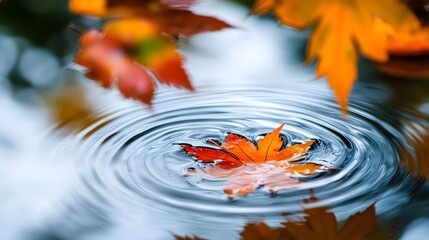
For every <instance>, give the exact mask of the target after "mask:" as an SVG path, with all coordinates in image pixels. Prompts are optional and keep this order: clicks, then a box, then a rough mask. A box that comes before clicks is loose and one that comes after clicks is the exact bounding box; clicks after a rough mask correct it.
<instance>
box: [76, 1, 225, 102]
mask: <svg viewBox="0 0 429 240" xmlns="http://www.w3.org/2000/svg"><path fill="white" fill-rule="evenodd" d="M193 3H194V1H193V0H145V1H140V0H123V1H119V0H94V1H86V0H70V1H69V6H70V9H71V10H72V12H74V13H77V14H83V15H90V16H96V17H103V18H106V19H107V23H106V24H105V26H104V29H103V31H102V32H98V31H95V30H92V31H89V32H87V33H85V34H83V35H82V36H81V39H80V45H81V50H80V51H79V52H78V53H77V54H76V63H78V64H80V65H82V66H84V67H85V68H86V69H87V71H88V74H87V76H88V77H89V78H92V79H94V80H96V81H97V82H99V83H100V84H101V85H102V86H104V87H110V86H112V85H115V83H116V84H117V86H118V88H119V90H120V91H121V92H122V94H123V95H124V96H126V97H129V98H133V99H136V100H139V101H141V102H144V103H146V104H148V105H150V103H151V100H152V98H153V95H154V88H155V87H154V84H153V80H152V78H151V77H149V75H148V71H150V72H151V73H153V75H154V76H155V78H156V79H157V80H158V81H159V82H161V83H164V84H167V85H172V86H174V87H177V88H185V89H188V90H193V87H192V84H191V82H190V81H189V76H188V74H187V73H186V70H185V69H184V67H183V57H182V56H181V55H180V53H179V51H178V49H177V46H176V44H174V40H175V38H177V37H178V36H180V35H184V36H190V35H193V34H197V33H200V32H206V31H216V30H221V29H223V28H227V27H230V25H229V24H227V23H225V22H223V21H221V20H218V19H216V18H213V17H208V16H201V15H197V14H194V13H192V12H191V11H189V10H187V9H183V7H186V6H189V5H191V4H193Z"/></svg>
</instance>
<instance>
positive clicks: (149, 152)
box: [0, 3, 429, 239]
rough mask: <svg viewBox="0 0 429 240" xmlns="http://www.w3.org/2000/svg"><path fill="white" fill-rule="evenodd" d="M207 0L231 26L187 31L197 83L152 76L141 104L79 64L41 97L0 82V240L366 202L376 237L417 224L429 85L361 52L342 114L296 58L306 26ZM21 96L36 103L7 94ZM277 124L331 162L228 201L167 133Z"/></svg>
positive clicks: (171, 231)
mask: <svg viewBox="0 0 429 240" xmlns="http://www.w3.org/2000/svg"><path fill="white" fill-rule="evenodd" d="M213 4H214V5H215V6H216V8H217V9H219V11H220V12H225V17H226V18H230V19H229V20H230V21H231V22H232V23H236V24H237V25H239V26H240V27H242V29H233V30H226V31H224V32H222V33H215V34H206V35H202V36H199V37H196V38H193V39H191V40H190V42H189V43H184V46H183V51H184V53H185V54H186V56H187V58H188V61H187V67H188V69H189V71H190V73H191V75H192V76H193V82H194V84H195V86H196V89H197V91H196V92H194V93H190V92H186V91H182V90H174V89H171V88H168V87H165V86H160V87H159V89H158V93H157V95H156V98H155V101H154V104H153V108H152V109H148V108H147V107H145V106H143V105H141V104H139V103H136V102H133V101H130V100H124V99H122V98H121V97H120V96H119V94H118V93H117V92H115V91H106V90H101V89H100V87H98V86H97V85H96V84H93V83H89V82H88V81H87V80H86V79H83V78H82V76H81V74H80V73H79V72H78V71H76V70H67V71H66V74H65V77H66V79H67V80H66V83H65V84H64V86H63V87H62V88H61V89H59V90H57V92H55V93H47V94H44V95H42V96H39V95H37V96H32V95H31V94H30V95H28V94H29V92H24V93H21V95H19V94H18V95H12V94H10V92H9V91H8V87H7V86H5V85H4V86H3V85H2V86H3V87H2V89H4V90H2V92H3V93H4V94H2V98H1V99H0V100H1V101H0V102H1V104H0V106H2V112H3V113H7V115H8V117H6V118H5V117H2V118H3V119H1V121H0V123H1V124H0V127H1V128H0V153H1V154H2V157H1V161H0V163H1V164H2V168H1V169H0V174H1V176H3V178H4V179H3V180H2V181H1V183H0V193H1V196H2V198H3V200H2V202H3V203H2V204H1V206H0V225H1V226H2V227H0V228H3V230H2V231H1V232H3V233H2V234H4V235H3V236H4V237H5V238H4V239H174V238H175V237H174V236H198V237H201V238H207V239H239V238H240V232H242V231H243V228H244V226H246V224H248V223H251V222H258V221H261V220H263V221H264V222H266V223H267V224H268V225H269V226H270V227H272V228H280V227H281V226H282V225H281V223H282V222H285V221H291V222H293V221H294V220H296V219H301V220H300V221H302V218H303V216H304V215H303V213H304V212H305V209H309V208H311V209H326V211H323V213H322V214H320V215H317V214H316V216H315V217H316V218H319V219H320V221H322V220H323V216H324V215H323V214H325V213H331V212H332V213H334V214H335V217H336V220H334V221H333V222H331V223H326V224H337V221H338V222H339V223H340V225H341V223H344V221H346V220H347V219H348V218H349V217H350V216H352V215H354V214H356V213H358V212H362V211H364V210H365V209H367V208H368V207H369V206H371V205H372V204H375V212H376V215H375V218H374V217H372V219H371V217H365V218H363V221H368V222H371V221H375V222H376V223H375V224H373V225H374V232H377V233H378V235H375V236H376V237H375V238H380V239H384V238H387V237H391V236H400V237H401V238H403V239H418V237H422V236H423V234H425V231H426V232H427V229H428V226H429V223H428V222H429V202H428V200H427V197H428V196H429V183H428V182H427V180H426V179H427V176H429V148H428V147H427V144H428V143H429V83H428V82H425V81H415V80H409V79H393V78H390V77H386V76H382V75H380V74H377V73H376V71H375V70H374V69H373V68H371V66H370V64H369V63H368V62H363V64H362V68H361V69H363V71H362V72H361V75H360V79H359V82H358V84H357V85H355V87H354V92H353V94H352V96H351V98H350V106H349V114H348V115H347V118H346V119H344V118H343V116H342V115H341V112H340V110H339V109H338V106H337V104H336V102H335V101H334V100H333V97H332V92H331V91H330V90H329V88H328V87H327V86H326V82H325V81H324V80H315V79H314V77H313V75H314V73H313V69H312V67H311V66H303V65H301V63H300V62H301V60H300V58H299V56H300V54H299V53H300V52H301V51H302V46H303V45H302V42H303V39H305V37H306V33H298V32H295V31H293V30H291V29H280V28H279V27H278V26H277V24H276V23H274V22H272V21H270V20H268V19H256V18H247V17H246V12H245V10H244V9H241V8H238V7H237V8H233V7H231V6H224V5H222V4H220V5H216V4H215V3H212V4H206V5H204V4H202V5H203V6H201V9H199V10H200V11H206V10H207V9H210V8H211V7H212V5H213ZM243 39H246V41H243ZM219 49H221V51H220V50H219ZM279 49H284V52H279ZM197 50H198V51H197ZM72 68H74V66H72ZM24 94H25V96H26V97H25V98H26V99H32V100H34V101H33V103H28V101H27V103H22V101H18V100H17V99H20V98H22V96H23V95H24ZM20 96H21V97H20ZM281 123H286V125H285V127H284V128H283V130H282V132H281V133H282V136H283V138H284V139H285V140H286V141H287V144H292V143H295V142H302V141H306V140H309V139H317V144H316V145H315V146H314V147H313V148H312V150H311V151H310V153H309V154H308V155H307V156H306V158H305V161H307V160H309V161H311V162H316V163H321V164H324V165H329V166H333V167H335V168H336V169H337V170H336V171H332V172H328V173H322V174H318V175H316V176H314V177H309V178H304V179H302V180H303V181H302V183H300V184H298V185H294V186H292V187H291V188H289V189H286V190H282V191H279V192H277V193H276V194H270V193H268V192H266V191H264V190H263V189H260V190H258V191H256V192H254V193H251V194H249V195H246V196H242V197H238V198H236V199H234V200H229V199H228V198H227V196H226V195H225V194H224V192H223V184H224V183H225V180H222V179H209V178H204V177H201V176H184V173H185V172H186V171H187V169H188V168H190V167H195V166H196V164H197V163H195V162H194V161H193V159H192V158H191V157H190V156H188V155H186V154H185V153H184V152H183V151H181V149H180V148H179V147H178V146H177V145H175V144H176V143H190V144H194V145H204V144H205V142H204V141H205V140H206V139H208V138H215V139H219V140H223V139H224V137H225V134H226V133H228V132H234V133H239V134H241V135H243V136H247V137H248V138H250V139H252V140H255V139H256V138H257V137H258V136H261V135H263V134H266V133H268V132H270V131H272V130H273V129H274V128H276V127H278V126H279V125H280V124H281ZM312 196H313V197H317V199H318V200H317V201H315V202H314V201H311V202H308V201H305V199H308V198H310V197H312ZM255 231H256V230H255ZM416 237H417V238H416Z"/></svg>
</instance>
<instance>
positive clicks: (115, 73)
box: [75, 30, 154, 105]
mask: <svg viewBox="0 0 429 240" xmlns="http://www.w3.org/2000/svg"><path fill="white" fill-rule="evenodd" d="M80 45H81V50H80V51H79V52H78V53H77V54H76V59H75V61H76V63H78V64H80V65H82V66H84V67H86V68H87V70H88V73H87V76H88V77H89V78H92V79H96V80H98V82H99V83H100V84H101V85H102V86H103V87H105V88H108V87H111V86H112V85H113V84H114V83H116V84H117V86H118V88H119V90H120V91H121V92H122V94H123V95H124V96H126V97H129V98H133V99H136V100H139V101H142V102H144V103H146V104H149V105H150V103H151V100H152V97H153V92H154V85H153V82H152V79H151V78H150V76H149V75H148V73H147V71H146V70H145V69H144V68H143V67H142V66H140V65H138V64H137V63H135V62H134V61H133V60H132V59H131V58H130V57H128V56H127V54H126V53H125V52H124V50H123V49H122V48H121V47H120V46H118V45H117V43H115V42H114V41H112V40H111V39H109V38H107V37H106V36H105V35H104V34H102V33H100V32H98V31H95V30H94V31H89V32H87V33H85V34H83V35H82V37H81V39H80Z"/></svg>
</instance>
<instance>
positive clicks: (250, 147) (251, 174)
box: [180, 124, 330, 198]
mask: <svg viewBox="0 0 429 240" xmlns="http://www.w3.org/2000/svg"><path fill="white" fill-rule="evenodd" d="M283 126H284V124H282V125H281V126H280V127H278V128H277V129H275V130H274V131H273V132H271V133H268V134H267V135H265V137H264V138H262V139H260V140H259V141H258V144H257V146H255V144H254V143H253V142H251V141H249V140H248V139H247V138H245V137H243V136H240V135H237V134H234V133H230V134H228V135H227V136H226V140H225V142H223V143H220V144H219V143H217V142H216V141H215V140H212V139H210V140H208V143H210V144H213V145H215V146H216V147H218V148H210V147H199V146H192V145H189V144H180V146H181V147H182V148H183V149H184V150H185V151H186V152H187V153H188V154H189V155H191V156H193V157H195V158H196V160H197V161H198V162H200V163H203V164H204V165H206V167H204V168H197V169H196V170H195V171H193V172H190V174H192V173H199V174H202V175H206V176H208V177H217V178H229V181H228V182H227V183H226V185H225V187H224V192H225V193H226V194H227V195H228V196H229V197H230V198H233V197H234V196H240V195H245V194H248V193H251V192H253V191H255V189H256V188H257V187H259V186H263V187H265V188H266V189H268V190H269V191H271V192H275V191H278V190H281V189H284V188H287V187H288V185H290V184H295V183H298V182H299V181H298V180H297V179H295V178H292V177H291V176H309V175H313V174H315V173H317V172H321V171H324V170H327V169H330V168H328V167H325V166H322V165H319V164H314V163H305V162H298V161H299V160H301V159H302V158H303V156H304V155H305V154H307V152H308V149H309V148H310V147H311V145H313V144H314V142H315V140H310V141H308V142H305V143H301V144H295V145H291V146H288V147H285V148H283V140H282V138H281V136H280V131H281V129H282V128H283Z"/></svg>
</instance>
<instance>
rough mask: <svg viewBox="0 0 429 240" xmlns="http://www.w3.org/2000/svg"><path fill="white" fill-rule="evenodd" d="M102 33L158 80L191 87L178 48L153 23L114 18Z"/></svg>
mask: <svg viewBox="0 0 429 240" xmlns="http://www.w3.org/2000/svg"><path fill="white" fill-rule="evenodd" d="M104 33H105V34H106V36H108V37H109V38H112V39H115V41H118V42H119V43H120V44H122V45H124V47H126V48H127V49H128V52H131V54H132V57H133V58H134V59H135V60H136V61H138V62H139V63H141V64H143V65H144V66H146V67H147V68H148V69H150V70H151V71H152V72H153V73H154V75H155V76H156V78H157V79H158V80H159V81H160V82H161V83H164V84H167V85H172V86H174V87H177V88H180V87H183V88H186V89H189V90H193V87H192V85H191V82H190V81H189V77H188V74H187V73H186V71H185V69H184V68H183V58H182V56H181V55H180V53H179V52H178V50H177V47H176V46H175V45H174V44H173V43H172V42H171V41H169V40H168V39H166V38H165V37H164V36H161V35H160V32H159V29H158V28H157V27H156V26H155V25H153V24H152V23H150V22H147V21H145V20H141V19H137V18H131V19H118V20H113V21H110V22H109V23H107V24H106V26H105V27H104Z"/></svg>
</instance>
